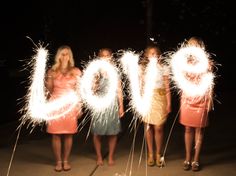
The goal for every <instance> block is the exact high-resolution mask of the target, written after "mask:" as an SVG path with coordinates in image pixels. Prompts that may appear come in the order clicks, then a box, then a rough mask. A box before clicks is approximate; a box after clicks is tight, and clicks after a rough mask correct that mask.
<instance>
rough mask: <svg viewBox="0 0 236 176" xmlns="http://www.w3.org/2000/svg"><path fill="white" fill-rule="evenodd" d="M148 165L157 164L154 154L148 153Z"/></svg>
mask: <svg viewBox="0 0 236 176" xmlns="http://www.w3.org/2000/svg"><path fill="white" fill-rule="evenodd" d="M147 165H148V166H154V165H155V161H154V158H153V154H148V159H147Z"/></svg>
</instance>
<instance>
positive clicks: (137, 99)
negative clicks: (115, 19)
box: [121, 51, 161, 118]
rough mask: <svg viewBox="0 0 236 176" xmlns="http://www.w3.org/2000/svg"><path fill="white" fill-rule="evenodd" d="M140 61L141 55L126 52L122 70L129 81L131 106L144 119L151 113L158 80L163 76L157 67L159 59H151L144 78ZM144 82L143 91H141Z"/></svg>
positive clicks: (122, 61)
mask: <svg viewBox="0 0 236 176" xmlns="http://www.w3.org/2000/svg"><path fill="white" fill-rule="evenodd" d="M138 61H139V55H138V54H134V53H133V52H130V51H128V52H125V53H124V55H123V56H122V57H121V63H122V68H123V70H124V73H126V74H127V76H128V79H129V92H130V96H131V106H132V108H133V110H134V111H135V112H137V113H138V114H139V115H140V116H141V117H142V118H143V117H145V116H146V115H147V114H148V113H149V112H150V108H151V103H152V96H153V92H154V88H155V83H156V80H157V79H160V75H161V74H160V71H159V69H158V67H157V58H150V62H149V63H148V65H147V68H146V70H145V73H144V77H143V78H142V77H141V76H140V74H141V73H140V70H141V68H140V67H139V65H138ZM142 79H144V80H142ZM142 81H143V82H144V86H143V90H141V89H142V88H141V84H142Z"/></svg>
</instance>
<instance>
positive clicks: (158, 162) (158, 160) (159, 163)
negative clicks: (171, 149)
mask: <svg viewBox="0 0 236 176" xmlns="http://www.w3.org/2000/svg"><path fill="white" fill-rule="evenodd" d="M156 165H157V167H163V166H164V165H165V164H164V160H163V159H162V158H161V155H160V154H157V155H156Z"/></svg>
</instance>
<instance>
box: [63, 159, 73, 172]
mask: <svg viewBox="0 0 236 176" xmlns="http://www.w3.org/2000/svg"><path fill="white" fill-rule="evenodd" d="M63 170H64V171H69V170H71V165H70V164H69V162H68V161H64V162H63Z"/></svg>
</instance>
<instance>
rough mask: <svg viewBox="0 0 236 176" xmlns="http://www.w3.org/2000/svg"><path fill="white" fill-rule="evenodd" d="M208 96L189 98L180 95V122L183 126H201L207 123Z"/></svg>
mask: <svg viewBox="0 0 236 176" xmlns="http://www.w3.org/2000/svg"><path fill="white" fill-rule="evenodd" d="M208 97H209V96H203V97H197V98H190V97H185V96H184V95H182V96H181V106H180V119H179V121H180V123H181V124H182V125H184V126H189V127H195V128H203V127H206V126H207V125H208V106H209V101H210V99H209V98H208Z"/></svg>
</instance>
